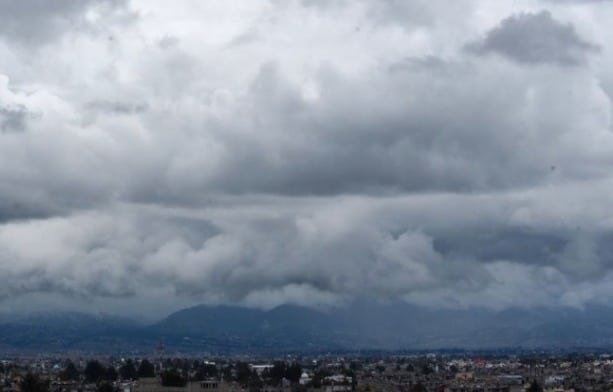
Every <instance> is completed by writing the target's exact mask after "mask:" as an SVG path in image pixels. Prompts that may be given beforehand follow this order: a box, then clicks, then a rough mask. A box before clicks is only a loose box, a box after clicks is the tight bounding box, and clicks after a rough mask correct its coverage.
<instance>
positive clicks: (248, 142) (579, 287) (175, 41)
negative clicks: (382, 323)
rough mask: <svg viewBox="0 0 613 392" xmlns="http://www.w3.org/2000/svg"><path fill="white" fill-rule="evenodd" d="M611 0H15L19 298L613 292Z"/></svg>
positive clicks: (8, 240)
mask: <svg viewBox="0 0 613 392" xmlns="http://www.w3.org/2000/svg"><path fill="white" fill-rule="evenodd" d="M611 20H613V1H605V0H602V1H595V0H594V1H587V0H584V1H580V0H574V1H573V0H557V1H556V0H505V1H491V0H463V1H452V0H405V1H402V0H358V1H353V0H352V1H349V0H337V1H325V0H252V1H213V0H210V1H209V0H205V1H199V0H175V1H173V2H168V1H165V0H82V1H76V0H56V1H46V0H20V1H11V0H0V311H1V312H16V311H38V310H43V309H47V310H48V309H58V310H87V311H95V312H103V313H112V314H121V315H138V316H142V317H160V316H162V315H164V314H166V313H168V312H170V311H172V310H175V309H179V308H182V307H185V306H189V305H193V304H199V303H206V304H236V305H244V306H250V307H259V308H271V307H274V306H276V305H279V304H284V303H289V304H297V305H306V306H313V307H330V306H332V307H334V306H343V305H344V304H347V303H348V302H350V301H352V300H354V299H356V298H369V299H375V300H382V301H389V300H402V301H407V302H409V303H412V304H418V305H422V306H427V307H430V308H461V309H471V308H488V309H495V310H500V309H507V308H512V307H521V308H538V307H554V308H563V307H569V306H570V307H584V306H586V305H590V304H606V303H610V301H611V300H613V170H612V169H613V122H612V121H613V119H612V109H613V106H612V98H613V71H612V70H613V52H612V48H611V47H610V42H613V28H612V27H611V24H610V21H611Z"/></svg>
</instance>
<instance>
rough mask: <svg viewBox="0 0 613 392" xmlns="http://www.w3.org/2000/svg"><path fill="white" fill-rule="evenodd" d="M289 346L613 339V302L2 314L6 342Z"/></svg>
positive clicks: (121, 347) (555, 343) (526, 344)
mask: <svg viewBox="0 0 613 392" xmlns="http://www.w3.org/2000/svg"><path fill="white" fill-rule="evenodd" d="M159 343H163V345H164V346H165V347H166V352H167V353H176V352H182V353H185V352H209V353H220V354H221V353H282V352H303V353H307V352H311V353H316V352H335V351H347V350H351V351H355V350H427V349H452V348H457V349H496V348H509V347H514V348H526V349H530V348H545V349H547V348H551V349H560V348H573V347H598V348H608V347H613V308H610V307H607V306H590V307H586V308H584V309H575V308H564V309H559V308H557V309H547V308H542V309H507V310H504V311H493V310H485V309H470V310H448V309H446V310H434V309H429V308H424V307H419V306H415V305H410V304H407V303H404V302H389V303H375V302H366V301H364V302H356V303H354V304H352V305H350V306H347V307H343V308H330V309H326V310H316V309H312V308H307V307H300V306H293V305H282V306H279V307H276V308H274V309H271V310H259V309H250V308H244V307H236V306H206V305H201V306H196V307H192V308H188V309H183V310H180V311H177V312H175V313H173V314H171V315H169V316H168V317H165V318H164V319H162V320H160V321H158V322H155V323H153V324H142V323H139V322H136V321H133V320H129V319H124V318H118V317H112V316H106V315H90V314H85V313H61V312H60V313H57V312H56V313H37V314H31V315H28V316H22V317H13V318H8V319H0V351H5V352H7V351H36V352H41V351H44V352H51V351H66V350H75V351H89V352H107V353H109V352H129V351H132V352H140V353H152V352H154V351H155V350H156V347H157V346H158V345H159Z"/></svg>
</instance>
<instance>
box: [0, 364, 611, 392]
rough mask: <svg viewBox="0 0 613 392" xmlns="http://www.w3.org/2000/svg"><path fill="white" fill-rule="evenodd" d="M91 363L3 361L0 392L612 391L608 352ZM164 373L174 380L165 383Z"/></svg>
mask: <svg viewBox="0 0 613 392" xmlns="http://www.w3.org/2000/svg"><path fill="white" fill-rule="evenodd" d="M92 360H94V359H92V358H73V359H72V360H71V361H70V362H69V361H68V360H67V359H65V358H52V357H49V358H5V359H4V360H2V361H1V362H0V392H47V391H48V392H209V391H211V392H216V391H219V392H221V391H228V392H229V391H237V392H238V391H264V392H294V391H297V392H300V391H322V392H348V391H364V392H366V391H369V392H376V391H381V392H388V391H389V392H394V391H399V392H404V391H406V392H424V391H436V392H521V391H530V392H564V391H577V392H579V391H613V357H609V356H608V355H570V356H568V355H567V356H545V355H541V356H526V357H522V356H507V357H504V356H502V357H490V358H485V359H484V358H474V357H468V356H463V355H457V356H455V357H454V356H447V355H419V356H410V355H407V356H387V357H357V356H356V357H351V358H336V357H330V356H322V357H310V358H305V357H292V358H287V357H285V358H277V359H271V360H267V359H263V358H239V359H236V358H234V359H229V358H217V359H214V360H213V359H209V360H206V361H205V360H202V359H197V358H174V359H160V358H156V359H150V360H149V361H151V363H152V364H153V365H154V373H153V374H152V375H151V376H149V377H135V378H133V379H125V378H123V377H122V376H121V373H119V374H118V375H117V377H116V378H115V379H112V378H110V379H108V378H105V379H100V380H98V381H95V382H93V381H92V380H88V379H86V376H85V373H84V372H85V369H86V368H87V367H88V363H89V362H91V361H92ZM95 360H96V361H99V363H101V364H102V365H103V366H104V367H106V368H108V369H110V368H111V367H113V368H117V369H119V368H122V366H125V363H126V359H123V358H98V359H95ZM141 361H142V360H139V359H134V360H133V362H134V364H136V365H138V364H139V363H140V362H141ZM68 363H70V364H71V365H73V369H77V373H75V374H74V376H73V377H72V379H66V377H67V376H66V369H67V366H68V365H67V364H68ZM169 372H170V373H169ZM168 374H175V377H176V379H175V380H174V381H172V382H170V381H168V376H167V375H168ZM28 377H30V378H28ZM165 377H166V378H165ZM36 383H38V384H36Z"/></svg>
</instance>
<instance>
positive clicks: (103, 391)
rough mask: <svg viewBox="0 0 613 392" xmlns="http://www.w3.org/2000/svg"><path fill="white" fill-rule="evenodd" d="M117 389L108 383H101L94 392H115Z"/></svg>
mask: <svg viewBox="0 0 613 392" xmlns="http://www.w3.org/2000/svg"><path fill="white" fill-rule="evenodd" d="M116 391H117V389H116V388H115V387H114V386H113V384H111V383H110V382H108V381H107V382H103V383H102V384H100V385H99V386H98V388H96V392H116Z"/></svg>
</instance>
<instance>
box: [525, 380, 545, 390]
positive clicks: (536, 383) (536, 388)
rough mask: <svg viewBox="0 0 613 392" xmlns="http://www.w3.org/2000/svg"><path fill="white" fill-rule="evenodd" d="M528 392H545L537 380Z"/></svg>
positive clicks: (533, 381)
mask: <svg viewBox="0 0 613 392" xmlns="http://www.w3.org/2000/svg"><path fill="white" fill-rule="evenodd" d="M528 392H543V387H541V386H540V385H539V383H538V382H536V380H532V383H531V384H530V387H529V388H528Z"/></svg>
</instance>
